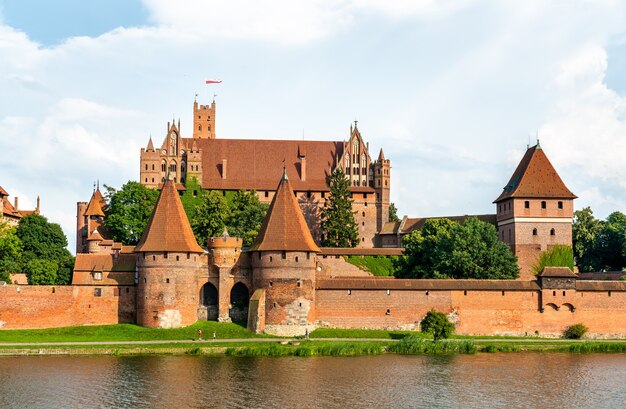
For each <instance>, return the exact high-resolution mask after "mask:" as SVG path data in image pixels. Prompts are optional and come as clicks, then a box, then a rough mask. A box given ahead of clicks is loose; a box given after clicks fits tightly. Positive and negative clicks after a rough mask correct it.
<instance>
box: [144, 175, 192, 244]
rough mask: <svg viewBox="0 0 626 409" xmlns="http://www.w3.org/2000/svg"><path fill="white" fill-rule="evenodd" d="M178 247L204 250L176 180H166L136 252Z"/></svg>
mask: <svg viewBox="0 0 626 409" xmlns="http://www.w3.org/2000/svg"><path fill="white" fill-rule="evenodd" d="M141 251H175V252H192V253H203V252H204V250H203V249H202V247H200V246H199V245H198V243H197V242H196V238H195V237H194V235H193V231H192V230H191V226H190V225H189V219H187V215H186V214H185V209H183V204H182V203H181V201H180V197H179V196H178V192H177V191H176V187H175V186H174V182H173V181H171V180H167V181H166V182H165V184H164V185H163V190H161V193H160V194H159V198H158V199H157V202H156V205H155V206H154V210H153V211H152V215H151V216H150V220H148V225H147V226H146V230H144V232H143V235H142V236H141V240H139V244H137V246H136V247H135V252H141Z"/></svg>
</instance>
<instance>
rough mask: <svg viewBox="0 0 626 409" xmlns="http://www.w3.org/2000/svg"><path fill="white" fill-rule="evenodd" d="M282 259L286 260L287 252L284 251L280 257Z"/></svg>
mask: <svg viewBox="0 0 626 409" xmlns="http://www.w3.org/2000/svg"><path fill="white" fill-rule="evenodd" d="M280 257H281V258H282V259H283V260H285V259H286V258H287V252H286V251H283V252H282V254H281V255H280Z"/></svg>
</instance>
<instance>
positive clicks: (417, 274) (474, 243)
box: [395, 217, 519, 279]
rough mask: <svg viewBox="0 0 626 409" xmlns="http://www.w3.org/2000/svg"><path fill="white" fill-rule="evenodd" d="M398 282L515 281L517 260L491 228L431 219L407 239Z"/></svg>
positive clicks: (483, 224)
mask: <svg viewBox="0 0 626 409" xmlns="http://www.w3.org/2000/svg"><path fill="white" fill-rule="evenodd" d="M403 244H404V255H405V257H403V258H401V259H399V261H398V266H397V268H398V269H397V271H396V274H395V276H396V277H399V278H438V279H439V278H456V279H460V278H463V279H512V278H517V277H518V276H519V268H518V266H517V258H516V257H515V256H514V255H513V254H512V253H511V250H510V249H509V248H508V246H507V245H506V244H504V243H502V242H501V241H500V240H499V239H498V235H497V232H496V229H495V227H494V226H493V225H492V224H489V223H486V222H483V221H480V220H479V219H478V218H476V217H469V218H467V219H466V220H465V222H464V223H463V224H460V223H457V222H453V221H451V220H449V219H430V220H427V221H426V223H425V224H424V227H423V228H422V230H416V231H413V232H412V233H410V234H408V235H407V236H405V237H404V240H403Z"/></svg>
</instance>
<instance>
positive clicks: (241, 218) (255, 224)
mask: <svg viewBox="0 0 626 409" xmlns="http://www.w3.org/2000/svg"><path fill="white" fill-rule="evenodd" d="M268 208H269V205H268V204H266V203H261V202H260V201H259V197H258V196H257V194H256V191H254V190H252V191H245V190H239V191H237V192H235V194H234V195H233V196H232V199H231V200H230V212H229V213H230V214H229V215H228V217H227V220H226V227H227V228H228V233H229V234H230V235H231V236H234V237H241V238H242V239H243V245H244V247H249V246H251V245H252V243H254V240H255V239H256V236H257V235H258V234H259V230H261V224H262V223H263V219H264V218H265V214H266V213H267V209H268ZM219 233H220V234H221V232H219Z"/></svg>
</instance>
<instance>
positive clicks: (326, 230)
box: [321, 167, 359, 247]
mask: <svg viewBox="0 0 626 409" xmlns="http://www.w3.org/2000/svg"><path fill="white" fill-rule="evenodd" d="M329 184H330V196H329V197H328V198H327V199H326V203H324V207H323V208H322V210H321V229H322V234H323V240H322V246H325V247H355V246H356V245H357V244H358V242H359V241H358V240H359V237H358V230H357V224H356V221H355V220H354V212H353V210H352V200H351V198H350V181H349V180H348V178H347V177H346V175H345V174H344V173H343V170H342V169H341V168H339V167H338V168H337V169H335V170H334V171H333V173H332V175H331V176H330V181H329Z"/></svg>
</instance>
